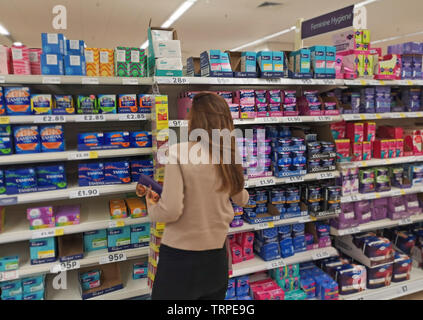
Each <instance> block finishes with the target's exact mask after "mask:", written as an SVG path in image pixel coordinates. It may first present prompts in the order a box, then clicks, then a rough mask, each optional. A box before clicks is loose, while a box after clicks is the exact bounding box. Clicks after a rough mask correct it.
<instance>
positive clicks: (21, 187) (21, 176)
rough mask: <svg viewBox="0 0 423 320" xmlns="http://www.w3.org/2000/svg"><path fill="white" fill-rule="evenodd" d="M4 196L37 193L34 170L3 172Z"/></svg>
mask: <svg viewBox="0 0 423 320" xmlns="http://www.w3.org/2000/svg"><path fill="white" fill-rule="evenodd" d="M5 182H6V194H9V195H10V194H19V193H27V192H36V191H37V175H36V173H35V169H34V168H25V169H10V170H6V171H5Z"/></svg>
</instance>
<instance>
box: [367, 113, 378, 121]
mask: <svg viewBox="0 0 423 320" xmlns="http://www.w3.org/2000/svg"><path fill="white" fill-rule="evenodd" d="M367 119H368V120H374V119H376V115H375V114H374V113H369V114H368V115H367Z"/></svg>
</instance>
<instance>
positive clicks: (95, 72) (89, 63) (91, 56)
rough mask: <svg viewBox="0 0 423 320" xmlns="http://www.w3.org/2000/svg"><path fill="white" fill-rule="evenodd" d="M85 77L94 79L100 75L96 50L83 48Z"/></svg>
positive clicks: (98, 57)
mask: <svg viewBox="0 0 423 320" xmlns="http://www.w3.org/2000/svg"><path fill="white" fill-rule="evenodd" d="M84 57H85V67H86V72H85V73H86V75H87V76H89V77H96V76H99V75H100V52H99V49H98V48H85V50H84Z"/></svg>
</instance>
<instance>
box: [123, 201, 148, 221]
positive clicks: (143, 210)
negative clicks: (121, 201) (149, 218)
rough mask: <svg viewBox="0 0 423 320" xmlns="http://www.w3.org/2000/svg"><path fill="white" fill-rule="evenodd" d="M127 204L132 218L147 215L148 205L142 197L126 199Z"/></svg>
mask: <svg viewBox="0 0 423 320" xmlns="http://www.w3.org/2000/svg"><path fill="white" fill-rule="evenodd" d="M126 205H127V206H128V212H129V214H130V216H131V218H141V217H145V216H146V215H147V207H146V206H145V203H144V202H143V201H142V200H141V199H138V198H129V199H126Z"/></svg>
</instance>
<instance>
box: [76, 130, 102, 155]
mask: <svg viewBox="0 0 423 320" xmlns="http://www.w3.org/2000/svg"><path fill="white" fill-rule="evenodd" d="M103 147H104V134H103V133H102V132H90V133H78V150H79V151H85V150H99V149H103Z"/></svg>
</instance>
